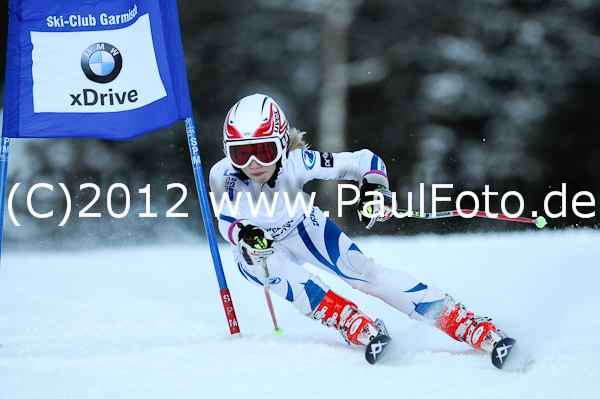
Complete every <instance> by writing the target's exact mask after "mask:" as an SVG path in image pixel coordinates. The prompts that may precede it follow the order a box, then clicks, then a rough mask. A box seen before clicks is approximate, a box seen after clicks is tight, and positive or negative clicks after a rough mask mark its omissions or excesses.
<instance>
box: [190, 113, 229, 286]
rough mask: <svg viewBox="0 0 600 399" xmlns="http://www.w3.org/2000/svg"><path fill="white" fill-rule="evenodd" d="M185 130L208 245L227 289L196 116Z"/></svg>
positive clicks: (219, 275) (217, 270) (220, 281)
mask: <svg viewBox="0 0 600 399" xmlns="http://www.w3.org/2000/svg"><path fill="white" fill-rule="evenodd" d="M185 130H186V133H187V139H188V145H189V147H190V156H191V158H192V167H193V169H194V178H195V179H196V189H197V190H198V199H199V200H200V210H201V211H202V219H203V220H204V228H205V230H206V236H207V237H208V245H209V246H210V253H211V255H212V259H213V264H214V266H215V272H216V273H217V280H218V281H219V288H220V289H221V290H224V289H227V281H225V274H224V273H223V264H222V263H221V256H220V255H219V248H218V246H217V236H216V234H215V228H214V225H213V222H212V212H211V210H210V204H209V202H208V193H207V191H206V184H205V183H204V172H203V171H202V162H201V160H200V150H199V149H198V139H197V138H196V127H195V125H194V118H192V117H189V118H185Z"/></svg>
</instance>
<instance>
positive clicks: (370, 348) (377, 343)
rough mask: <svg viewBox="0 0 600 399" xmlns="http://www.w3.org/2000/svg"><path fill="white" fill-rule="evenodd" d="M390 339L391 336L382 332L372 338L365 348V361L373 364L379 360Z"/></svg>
mask: <svg viewBox="0 0 600 399" xmlns="http://www.w3.org/2000/svg"><path fill="white" fill-rule="evenodd" d="M391 341H392V338H391V337H389V336H387V335H384V334H381V335H378V336H377V337H375V338H373V339H372V340H371V342H369V344H368V345H367V346H366V348H365V358H366V359H367V362H369V363H371V364H375V363H377V362H378V361H380V360H381V358H382V356H383V353H384V352H385V350H386V349H387V348H388V346H389V343H390V342H391Z"/></svg>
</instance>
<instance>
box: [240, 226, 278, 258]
mask: <svg viewBox="0 0 600 399" xmlns="http://www.w3.org/2000/svg"><path fill="white" fill-rule="evenodd" d="M232 235H233V236H234V237H237V239H238V250H239V251H240V254H241V255H242V256H243V257H244V260H245V261H246V263H248V264H249V265H260V264H262V262H263V260H264V259H266V258H267V257H269V256H270V255H273V254H274V253H275V248H273V237H271V235H270V234H269V233H267V232H266V231H264V230H263V229H261V228H259V227H256V226H254V225H253V224H249V223H248V224H244V223H242V222H238V223H237V224H236V226H235V227H234V231H233V234H232Z"/></svg>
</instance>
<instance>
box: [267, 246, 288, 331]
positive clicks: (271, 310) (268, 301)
mask: <svg viewBox="0 0 600 399" xmlns="http://www.w3.org/2000/svg"><path fill="white" fill-rule="evenodd" d="M262 267H263V272H264V274H265V284H264V289H265V297H266V298H267V305H269V312H271V319H273V326H274V327H275V328H273V335H281V334H283V329H282V328H280V327H279V326H278V325H277V318H276V317H275V309H273V302H271V293H270V292H269V286H270V285H271V277H270V276H269V268H268V267H267V258H264V259H263V263H262Z"/></svg>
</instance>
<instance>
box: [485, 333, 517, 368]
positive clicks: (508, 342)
mask: <svg viewBox="0 0 600 399" xmlns="http://www.w3.org/2000/svg"><path fill="white" fill-rule="evenodd" d="M516 343H517V340H515V339H513V338H503V339H501V340H500V341H498V343H497V344H496V345H494V349H492V353H491V356H492V364H493V365H494V366H496V367H497V368H499V369H501V368H502V367H504V365H505V364H506V361H507V359H508V357H509V355H510V352H512V350H513V348H514V347H515V344H516Z"/></svg>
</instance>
